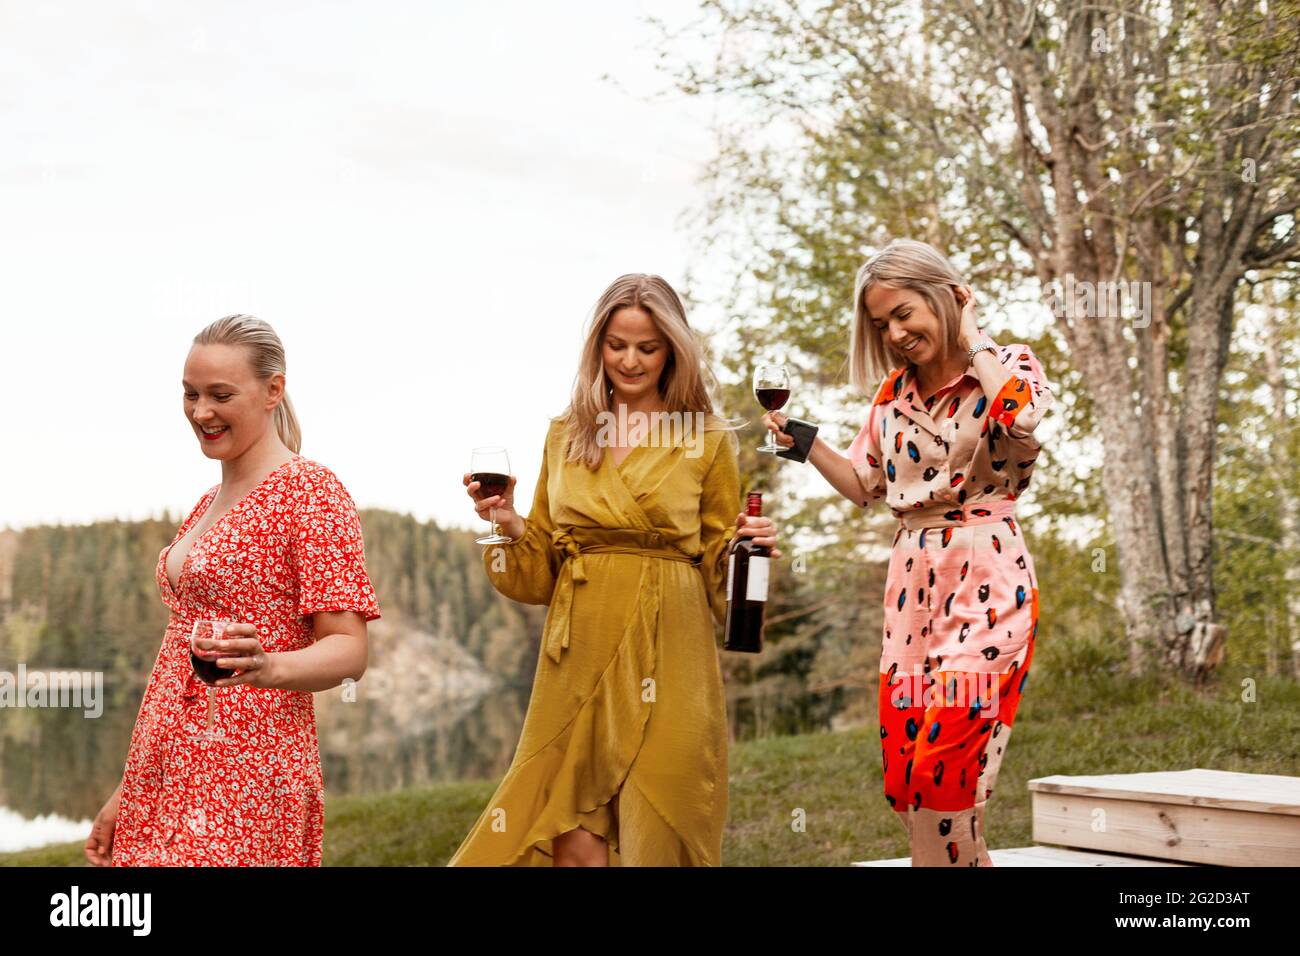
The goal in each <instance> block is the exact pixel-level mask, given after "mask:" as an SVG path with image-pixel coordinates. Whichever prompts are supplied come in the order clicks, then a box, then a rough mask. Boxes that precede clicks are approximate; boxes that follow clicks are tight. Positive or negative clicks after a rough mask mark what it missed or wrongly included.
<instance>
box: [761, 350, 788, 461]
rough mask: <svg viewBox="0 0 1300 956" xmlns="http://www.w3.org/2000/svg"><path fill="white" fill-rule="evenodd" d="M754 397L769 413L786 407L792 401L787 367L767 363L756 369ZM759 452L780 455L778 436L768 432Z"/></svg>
mask: <svg viewBox="0 0 1300 956" xmlns="http://www.w3.org/2000/svg"><path fill="white" fill-rule="evenodd" d="M754 397H755V398H757V399H758V404H760V405H762V406H763V407H764V408H765V409H767V410H768V411H769V412H774V411H776V410H777V409H778V408H781V407H782V406H784V405H785V403H786V402H788V401H789V400H790V373H789V371H788V370H787V369H786V367H785V366H784V365H778V364H772V363H765V364H763V365H760V366H758V368H756V369H754ZM758 450H759V451H761V452H766V453H767V454H769V455H775V454H777V453H779V452H780V451H781V446H780V445H778V444H777V443H776V435H774V434H772V432H768V433H767V441H766V442H765V443H764V444H762V445H759V446H758Z"/></svg>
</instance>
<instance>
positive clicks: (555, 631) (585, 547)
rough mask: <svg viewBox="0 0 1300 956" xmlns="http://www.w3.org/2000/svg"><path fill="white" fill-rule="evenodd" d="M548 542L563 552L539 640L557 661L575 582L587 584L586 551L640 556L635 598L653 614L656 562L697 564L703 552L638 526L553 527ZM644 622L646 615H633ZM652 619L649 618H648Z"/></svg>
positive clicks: (564, 644) (566, 636)
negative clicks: (683, 548) (689, 551)
mask: <svg viewBox="0 0 1300 956" xmlns="http://www.w3.org/2000/svg"><path fill="white" fill-rule="evenodd" d="M551 543H552V545H554V546H555V548H556V549H558V550H559V551H561V552H562V553H563V554H564V564H563V565H562V566H561V567H560V572H559V576H558V578H557V579H556V582H555V592H554V594H553V595H552V597H551V611H550V615H549V616H548V618H547V622H546V633H545V634H544V635H543V638H542V642H543V645H544V646H545V648H546V656H547V657H549V658H550V659H551V660H553V661H554V662H555V663H557V664H558V663H560V657H561V655H562V654H563V652H564V649H565V648H567V647H568V646H569V632H570V620H571V618H572V615H573V595H574V589H575V587H576V586H577V585H580V584H586V583H587V568H586V564H585V562H584V561H583V555H586V554H634V555H637V556H638V557H640V558H641V559H642V561H641V580H640V584H639V586H638V588H637V601H638V603H639V604H640V605H641V607H642V608H643V609H644V608H646V607H650V608H652V609H653V610H654V611H655V612H656V614H655V615H654V617H657V611H658V608H659V601H660V598H661V593H660V574H659V570H660V567H661V566H660V565H659V564H658V561H660V560H663V561H680V562H682V563H684V564H693V565H696V566H698V565H699V564H700V561H701V558H702V557H703V554H702V553H701V554H695V555H690V554H687V553H686V552H685V551H679V550H678V549H677V548H673V547H669V546H668V545H667V544H666V543H665V541H664V539H663V535H661V534H659V533H658V532H656V531H643V530H641V529H638V528H583V529H577V528H573V529H558V528H557V529H556V530H555V531H552V532H551ZM637 619H638V620H641V621H643V622H644V621H646V620H647V616H646V615H645V614H642V613H638V614H637ZM650 620H651V622H653V617H652V618H651V619H650Z"/></svg>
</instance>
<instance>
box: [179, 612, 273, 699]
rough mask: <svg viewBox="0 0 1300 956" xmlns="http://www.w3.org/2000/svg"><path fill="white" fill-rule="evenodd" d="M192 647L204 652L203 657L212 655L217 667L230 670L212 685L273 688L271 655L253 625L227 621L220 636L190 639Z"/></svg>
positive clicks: (209, 657) (210, 657)
mask: <svg viewBox="0 0 1300 956" xmlns="http://www.w3.org/2000/svg"><path fill="white" fill-rule="evenodd" d="M194 647H195V648H196V650H198V651H202V652H205V653H204V654H203V657H205V658H207V659H209V660H211V659H212V655H214V654H216V655H219V656H217V657H216V663H217V666H218V667H221V668H224V669H226V670H229V671H231V675H230V676H229V677H223V678H221V679H220V680H218V681H217V682H216V683H215V684H214V685H212V686H214V687H235V686H237V685H239V684H251V685H252V686H253V687H275V686H276V667H275V655H274V654H269V653H267V651H266V649H265V648H264V647H262V641H261V639H260V638H259V637H258V636H257V626H256V625H254V624H234V623H231V624H227V625H226V626H225V628H224V629H223V631H222V636H221V638H220V639H219V640H218V639H213V638H206V637H196V638H194Z"/></svg>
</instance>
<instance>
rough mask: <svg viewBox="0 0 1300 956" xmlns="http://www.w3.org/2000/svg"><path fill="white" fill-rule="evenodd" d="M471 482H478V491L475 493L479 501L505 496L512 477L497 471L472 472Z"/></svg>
mask: <svg viewBox="0 0 1300 956" xmlns="http://www.w3.org/2000/svg"><path fill="white" fill-rule="evenodd" d="M469 480H470V481H477V482H478V490H477V491H475V492H474V497H475V498H477V499H478V500H479V501H482V500H483V499H484V498H491V497H493V496H494V495H504V494H505V493H506V489H507V488H509V487H510V476H509V475H502V474H500V473H498V472H495V471H474V472H470V476H469Z"/></svg>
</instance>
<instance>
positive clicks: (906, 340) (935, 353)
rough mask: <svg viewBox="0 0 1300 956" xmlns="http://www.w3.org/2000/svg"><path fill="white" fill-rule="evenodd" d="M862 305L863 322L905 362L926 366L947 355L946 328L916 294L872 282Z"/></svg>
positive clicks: (941, 359)
mask: <svg viewBox="0 0 1300 956" xmlns="http://www.w3.org/2000/svg"><path fill="white" fill-rule="evenodd" d="M865 304H866V307H867V321H869V322H870V323H871V324H872V326H873V327H874V328H875V329H876V331H877V332H879V334H880V336H881V339H882V340H883V341H884V342H885V344H886V345H888V346H890V347H891V348H893V349H894V351H895V352H897V353H898V354H899V355H901V356H903V358H904V359H906V360H907V361H909V362H913V363H915V364H916V365H917V366H926V365H931V364H934V363H940V362H942V361H943V360H944V358H945V357H946V356H947V354H948V348H949V345H948V342H949V334H948V329H947V328H946V326H945V323H944V322H943V320H942V319H940V318H939V317H938V316H937V315H935V314H934V312H933V311H931V309H930V306H929V303H927V302H926V301H925V297H924V296H922V295H921V294H920V293H919V292H916V291H913V290H912V289H897V288H890V287H889V286H886V285H885V284H884V283H882V282H873V283H871V285H869V286H868V287H867V290H866V293H865Z"/></svg>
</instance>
